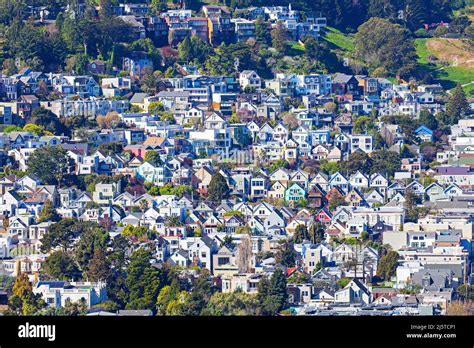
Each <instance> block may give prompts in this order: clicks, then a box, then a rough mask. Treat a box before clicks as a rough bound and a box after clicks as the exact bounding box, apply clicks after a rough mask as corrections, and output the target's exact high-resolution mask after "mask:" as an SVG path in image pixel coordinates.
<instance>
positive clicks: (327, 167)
mask: <svg viewBox="0 0 474 348" xmlns="http://www.w3.org/2000/svg"><path fill="white" fill-rule="evenodd" d="M320 163H321V164H320V166H319V169H320V170H321V171H322V172H324V173H326V174H329V175H331V174H334V173H337V172H338V171H340V170H341V164H340V163H339V162H329V161H327V160H321V162H320Z"/></svg>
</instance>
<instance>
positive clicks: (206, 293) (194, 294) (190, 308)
mask: <svg viewBox="0 0 474 348" xmlns="http://www.w3.org/2000/svg"><path fill="white" fill-rule="evenodd" d="M216 291H217V289H216V287H215V286H214V284H213V283H212V278H211V275H210V273H209V271H208V270H207V269H203V270H201V273H200V274H199V276H198V278H197V279H196V281H195V283H194V285H193V290H192V291H191V294H190V296H189V297H188V298H187V300H186V302H185V303H186V306H185V308H184V313H183V314H184V315H194V316H195V315H201V314H202V313H203V310H204V309H205V308H206V306H207V304H208V303H209V300H210V299H211V297H212V295H213V294H214V293H215V292H216Z"/></svg>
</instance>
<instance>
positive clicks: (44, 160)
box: [28, 146, 72, 184]
mask: <svg viewBox="0 0 474 348" xmlns="http://www.w3.org/2000/svg"><path fill="white" fill-rule="evenodd" d="M71 161H72V160H71V158H70V157H69V156H68V154H67V152H66V150H64V149H63V148H62V147H61V146H43V147H40V148H38V149H36V150H35V151H34V152H33V154H32V155H31V156H30V158H29V160H28V172H29V173H31V174H34V175H36V176H37V177H38V178H39V179H40V180H41V181H42V182H44V183H45V184H61V182H62V180H63V178H64V176H65V175H66V174H68V173H69V171H70V170H71V164H72V163H71Z"/></svg>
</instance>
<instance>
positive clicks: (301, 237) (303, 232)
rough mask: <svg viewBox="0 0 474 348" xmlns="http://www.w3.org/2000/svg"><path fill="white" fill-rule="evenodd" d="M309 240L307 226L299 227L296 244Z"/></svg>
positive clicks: (296, 233) (297, 228)
mask: <svg viewBox="0 0 474 348" xmlns="http://www.w3.org/2000/svg"><path fill="white" fill-rule="evenodd" d="M308 239H309V233H308V228H307V227H306V226H305V225H298V226H297V227H296V230H295V235H294V241H295V243H297V244H298V243H302V242H303V241H305V240H308Z"/></svg>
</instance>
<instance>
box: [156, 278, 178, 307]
mask: <svg viewBox="0 0 474 348" xmlns="http://www.w3.org/2000/svg"><path fill="white" fill-rule="evenodd" d="M179 292H180V285H179V281H178V279H176V278H175V279H173V281H172V282H171V285H166V286H164V287H163V288H162V289H161V290H160V293H159V294H158V298H157V299H156V309H157V313H158V314H162V315H164V314H166V312H167V309H168V306H169V304H170V303H171V302H172V301H174V300H176V298H177V297H178V295H179Z"/></svg>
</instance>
